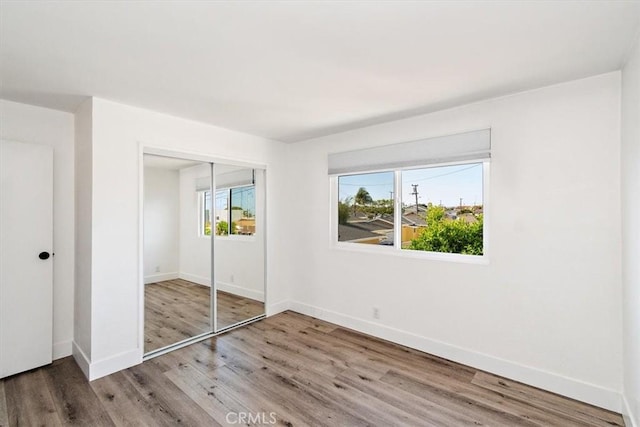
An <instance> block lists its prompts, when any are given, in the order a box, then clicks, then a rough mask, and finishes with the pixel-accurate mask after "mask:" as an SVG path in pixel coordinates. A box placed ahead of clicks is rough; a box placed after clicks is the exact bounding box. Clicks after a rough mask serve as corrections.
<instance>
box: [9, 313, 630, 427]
mask: <svg viewBox="0 0 640 427" xmlns="http://www.w3.org/2000/svg"><path fill="white" fill-rule="evenodd" d="M242 414H246V415H244V421H245V422H242V423H239V424H245V425H271V424H272V423H271V421H272V420H275V421H276V424H277V425H286V426H365V425H376V426H394V425H396V426H400V425H403V426H404V425H406V426H423V425H424V426H463V425H474V426H475V425H490V426H563V427H565V426H615V425H623V421H622V418H621V416H620V415H618V414H614V413H612V412H608V411H605V410H602V409H598V408H595V407H592V406H589V405H585V404H582V403H579V402H576V401H573V400H570V399H567V398H563V397H560V396H557V395H555V394H551V393H547V392H544V391H541V390H538V389H535V388H532V387H529V386H525V385H522V384H520V383H517V382H514V381H510V380H507V379H504V378H501V377H497V376H494V375H491V374H487V373H485V372H481V371H477V370H475V369H472V368H469V367H466V366H463V365H459V364H456V363H453V362H449V361H447V360H444V359H440V358H437V357H434V356H430V355H428V354H425V353H421V352H418V351H415V350H412V349H408V348H406V347H402V346H398V345H395V344H391V343H389V342H386V341H382V340H379V339H376V338H372V337H369V336H366V335H363V334H360V333H357V332H354V331H352V330H348V329H344V328H341V327H337V326H335V325H332V324H329V323H326V322H322V321H319V320H316V319H313V318H310V317H307V316H303V315H299V314H296V313H292V312H286V313H282V314H279V315H277V316H273V317H270V318H268V319H265V320H262V321H259V322H256V323H253V324H251V325H249V326H246V327H243V328H239V329H236V330H233V331H230V332H228V333H226V334H223V335H220V336H218V337H216V338H213V339H210V340H206V341H203V342H201V343H198V344H194V345H192V346H189V347H186V348H183V349H181V350H177V351H174V352H172V353H169V354H166V355H163V356H160V357H157V358H154V359H152V360H149V361H147V362H145V363H143V364H141V365H138V366H135V367H133V368H130V369H127V370H124V371H121V372H118V373H115V374H112V375H109V376H107V377H104V378H101V379H98V380H96V381H93V382H91V383H88V382H87V381H86V380H85V379H84V377H83V376H82V373H81V372H80V370H79V368H78V367H77V366H76V364H75V362H74V361H73V360H72V359H71V358H65V359H61V360H58V361H56V362H54V363H53V364H52V365H49V366H47V367H44V368H41V369H36V370H34V371H31V372H28V373H24V374H20V375H16V376H13V377H10V378H7V379H5V380H0V425H3V426H4V425H10V426H23V425H47V426H56V425H71V424H73V425H83V426H85V425H86V426H102V425H104V426H111V425H118V426H129V425H148V426H164V425H186V426H218V425H237V424H238V423H237V421H238V418H239V417H240V416H243V415H242ZM248 415H251V416H252V417H253V418H251V419H249V418H248ZM272 417H273V418H272ZM256 420H257V421H259V422H255V421H256ZM247 421H249V422H247ZM250 421H253V422H250Z"/></svg>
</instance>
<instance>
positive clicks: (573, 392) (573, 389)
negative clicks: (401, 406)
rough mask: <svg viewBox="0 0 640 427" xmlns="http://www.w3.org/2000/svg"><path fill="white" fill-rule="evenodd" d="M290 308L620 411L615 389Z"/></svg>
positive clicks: (363, 322)
mask: <svg viewBox="0 0 640 427" xmlns="http://www.w3.org/2000/svg"><path fill="white" fill-rule="evenodd" d="M290 309H291V310H293V311H296V312H298V313H301V314H305V315H307V316H312V317H316V318H318V319H321V320H325V321H327V322H331V323H335V324H338V325H340V326H344V327H347V328H350V329H354V330H357V331H360V332H363V333H366V334H369V335H373V336H375V337H379V338H382V339H385V340H388V341H392V342H395V343H398V344H402V345H405V346H407V347H411V348H414V349H416V350H420V351H424V352H426V353H429V354H433V355H436V356H439V357H443V358H445V359H448V360H452V361H454V362H458V363H462V364H464V365H468V366H471V367H474V368H477V369H481V370H483V371H487V372H491V373H493V374H496V375H500V376H503V377H505V378H510V379H513V380H515V381H519V382H522V383H525V384H529V385H532V386H534V387H538V388H541V389H543V390H547V391H551V392H553V393H557V394H560V395H563V396H567V397H570V398H572V399H576V400H579V401H582V402H586V403H589V404H591V405H595V406H599V407H601V408H605V409H608V410H610V411H614V412H618V413H619V412H620V411H621V410H622V407H621V406H622V402H621V398H620V393H619V392H617V391H615V390H610V389H606V388H603V387H600V386H597V385H595V384H590V383H586V382H583V381H580V380H576V379H573V378H568V377H564V376H562V375H558V374H554V373H551V372H547V371H543V370H540V369H537V368H533V367H530V366H524V365H520V364H518V363H515V362H511V361H508V360H504V359H500V358H497V357H493V356H490V355H487V354H483V353H478V352H475V351H472V350H468V349H464V348H460V347H457V346H454V345H451V344H447V343H444V342H441V341H436V340H432V339H430V338H426V337H423V336H420V335H416V334H412V333H409V332H405V331H401V330H399V329H395V328H391V327H388V326H384V325H380V324H377V323H373V322H369V321H366V320H362V319H358V318H355V317H352V316H348V315H345V314H342V313H337V312H334V311H331V310H325V309H322V308H320V307H314V306H311V305H307V304H303V303H300V302H296V301H291V305H290Z"/></svg>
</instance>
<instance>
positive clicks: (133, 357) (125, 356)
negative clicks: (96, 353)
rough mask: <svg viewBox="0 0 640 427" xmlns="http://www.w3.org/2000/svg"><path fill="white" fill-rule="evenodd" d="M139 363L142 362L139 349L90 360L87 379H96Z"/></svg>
mask: <svg viewBox="0 0 640 427" xmlns="http://www.w3.org/2000/svg"><path fill="white" fill-rule="evenodd" d="M140 363H142V352H141V351H140V350H139V349H135V350H130V351H125V352H124V353H120V354H116V355H115V356H111V357H108V358H106V359H102V360H98V361H96V362H92V363H91V364H90V365H89V381H93V380H97V379H98V378H102V377H105V376H107V375H109V374H113V373H114V372H118V371H121V370H123V369H127V368H130V367H132V366H135V365H139V364H140Z"/></svg>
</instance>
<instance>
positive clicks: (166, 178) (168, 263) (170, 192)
mask: <svg viewBox="0 0 640 427" xmlns="http://www.w3.org/2000/svg"><path fill="white" fill-rule="evenodd" d="M179 221H180V174H179V172H178V170H174V169H162V168H155V167H145V168H144V261H143V264H144V281H145V283H152V282H159V281H162V280H171V279H177V278H178V270H179V268H180V253H179V246H180V232H179Z"/></svg>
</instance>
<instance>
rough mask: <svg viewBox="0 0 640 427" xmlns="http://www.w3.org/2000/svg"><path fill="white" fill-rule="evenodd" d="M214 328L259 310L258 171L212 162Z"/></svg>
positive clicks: (261, 203) (261, 239)
mask: <svg viewBox="0 0 640 427" xmlns="http://www.w3.org/2000/svg"><path fill="white" fill-rule="evenodd" d="M215 188H216V191H215V197H214V203H213V208H214V214H213V217H214V219H215V243H214V248H213V253H214V256H213V259H214V276H215V278H216V294H215V299H216V327H217V330H218V331H219V330H223V329H225V328H228V327H231V326H234V325H237V324H239V323H243V322H246V321H248V320H251V319H253V318H255V317H257V316H261V315H263V314H264V312H265V310H264V249H265V247H264V218H265V212H264V205H265V204H264V193H265V192H264V170H261V169H251V168H243V167H237V166H232V165H225V164H216V165H215Z"/></svg>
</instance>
